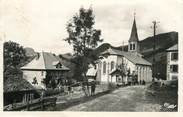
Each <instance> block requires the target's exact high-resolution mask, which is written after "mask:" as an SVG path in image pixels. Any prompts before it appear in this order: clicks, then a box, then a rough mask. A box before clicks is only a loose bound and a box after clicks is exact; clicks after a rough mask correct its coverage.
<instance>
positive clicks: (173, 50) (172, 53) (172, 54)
mask: <svg viewBox="0 0 183 117" xmlns="http://www.w3.org/2000/svg"><path fill="white" fill-rule="evenodd" d="M177 79H178V44H175V45H174V46H172V47H170V48H168V49H167V80H177Z"/></svg>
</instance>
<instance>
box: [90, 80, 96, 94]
mask: <svg viewBox="0 0 183 117" xmlns="http://www.w3.org/2000/svg"><path fill="white" fill-rule="evenodd" d="M95 88H96V85H95V82H94V81H92V83H91V95H94V94H95Z"/></svg>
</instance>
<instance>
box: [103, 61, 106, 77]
mask: <svg viewBox="0 0 183 117" xmlns="http://www.w3.org/2000/svg"><path fill="white" fill-rule="evenodd" d="M103 73H104V74H105V73H106V62H105V61H104V62H103Z"/></svg>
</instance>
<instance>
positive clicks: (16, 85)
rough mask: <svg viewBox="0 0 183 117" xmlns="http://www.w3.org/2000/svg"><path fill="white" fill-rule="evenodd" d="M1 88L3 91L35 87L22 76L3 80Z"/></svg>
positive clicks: (29, 89) (28, 89) (24, 89)
mask: <svg viewBox="0 0 183 117" xmlns="http://www.w3.org/2000/svg"><path fill="white" fill-rule="evenodd" d="M3 89H4V93H8V92H16V91H32V90H35V88H34V87H33V86H32V85H31V84H30V83H29V82H28V81H26V80H25V79H23V78H9V79H7V80H5V82H4V87H3Z"/></svg>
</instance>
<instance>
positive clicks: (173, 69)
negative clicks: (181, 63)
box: [170, 65, 178, 72]
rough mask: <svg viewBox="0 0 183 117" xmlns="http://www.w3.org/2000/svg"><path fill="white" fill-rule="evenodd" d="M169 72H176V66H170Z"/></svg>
mask: <svg viewBox="0 0 183 117" xmlns="http://www.w3.org/2000/svg"><path fill="white" fill-rule="evenodd" d="M170 71H171V72H178V65H170Z"/></svg>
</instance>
